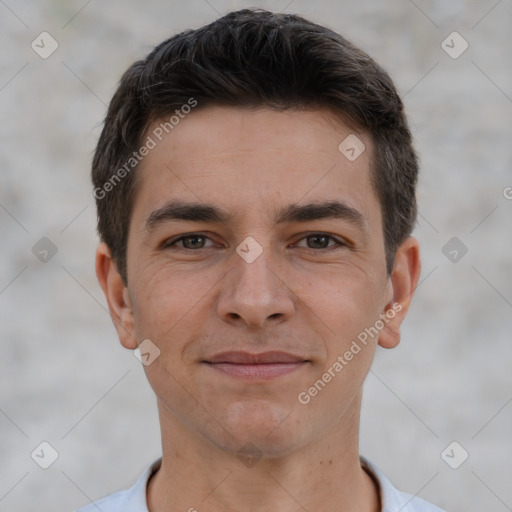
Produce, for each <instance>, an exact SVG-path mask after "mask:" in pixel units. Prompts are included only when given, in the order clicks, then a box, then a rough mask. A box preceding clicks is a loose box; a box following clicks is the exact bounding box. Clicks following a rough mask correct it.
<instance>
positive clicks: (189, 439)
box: [147, 403, 380, 512]
mask: <svg viewBox="0 0 512 512" xmlns="http://www.w3.org/2000/svg"><path fill="white" fill-rule="evenodd" d="M355 406H356V407H354V411H356V412H355V413H354V414H349V413H348V414H345V415H344V417H343V419H341V420H340V424H339V428H338V429H337V430H336V431H335V432H328V433H326V435H323V436H321V438H320V439H319V440H317V441H316V442H314V443H309V444H307V445H304V446H302V447H300V448H298V449H296V450H293V451H292V452H291V453H287V454H285V455H281V456H275V454H273V455H272V456H270V455H269V454H264V453H257V454H256V455H255V456H254V457H253V458H252V459H251V458H244V457H241V456H239V455H237V454H236V453H230V452H227V451H226V450H223V449H221V448H219V447H218V446H216V445H215V444H214V443H212V442H210V441H209V440H206V439H205V438H204V437H202V436H200V435H197V434H196V435H194V433H193V432H191V431H190V429H188V428H187V427H186V426H184V425H183V424H181V423H180V422H179V421H177V420H176V418H175V417H174V416H172V415H171V414H170V413H169V411H168V410H167V409H165V407H163V406H162V405H161V404H159V412H160V420H161V425H162V448H163V457H162V464H161V466H160V469H159V470H158V471H157V473H156V474H155V475H154V476H153V478H152V479H151V480H150V483H149V485H148V491H147V499H148V506H149V510H150V512H164V511H170V510H186V511H190V512H193V511H194V509H196V510H199V511H201V512H203V511H205V512H221V511H222V512H224V511H226V510H244V511H247V512H261V511H263V510H273V511H275V512H299V511H300V512H303V511H304V510H343V511H344V512H378V511H379V510H380V504H379V496H378V491H377V488H376V486H375V483H374V482H373V480H372V479H371V477H370V476H369V475H368V474H367V473H366V472H365V471H364V470H363V469H362V468H361V465H360V461H359V447H358V431H359V407H360V403H359V404H355Z"/></svg>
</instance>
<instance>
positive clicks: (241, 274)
mask: <svg viewBox="0 0 512 512" xmlns="http://www.w3.org/2000/svg"><path fill="white" fill-rule="evenodd" d="M270 253H271V251H270V250H269V249H266V250H264V251H263V252H262V253H261V254H260V255H259V256H258V258H256V260H254V261H252V262H251V263H248V262H247V261H245V260H244V259H243V258H241V257H240V256H239V255H238V254H235V255H234V260H235V262H234V264H233V266H232V267H230V270H229V271H228V273H227V274H226V276H225V277H224V279H222V281H221V291H220V295H219V298H218V302H217V311H218V314H219V316H220V317H221V318H222V319H223V320H224V321H226V322H228V323H232V324H235V325H236V324H246V326H247V327H249V328H253V329H258V328H263V327H268V326H270V325H271V324H275V325H278V324H280V323H282V322H285V321H286V320H287V319H289V318H290V317H291V316H292V314H293V312H294V309H295V302H294V294H293V292H292V290H291V289H290V288H289V287H288V285H287V283H286V282H285V280H284V276H283V275H280V274H282V272H279V266H278V263H277V259H276V258H273V257H272V256H271V254H270Z"/></svg>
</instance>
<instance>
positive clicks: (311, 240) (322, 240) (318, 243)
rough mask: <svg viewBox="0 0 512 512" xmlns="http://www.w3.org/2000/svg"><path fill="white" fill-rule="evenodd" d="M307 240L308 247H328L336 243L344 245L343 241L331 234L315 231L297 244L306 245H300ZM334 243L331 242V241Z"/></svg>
mask: <svg viewBox="0 0 512 512" xmlns="http://www.w3.org/2000/svg"><path fill="white" fill-rule="evenodd" d="M304 240H305V241H306V247H307V248H308V249H327V248H329V247H334V246H336V245H339V246H342V245H344V244H343V243H342V242H340V241H338V240H336V239H335V238H334V237H332V236H330V235H326V234H323V233H314V234H312V235H308V236H306V237H304V238H303V239H302V240H301V241H300V242H299V244H297V246H298V247H304V245H300V244H301V243H302V241H304ZM331 241H332V242H334V243H331V244H330V243H329V242H331Z"/></svg>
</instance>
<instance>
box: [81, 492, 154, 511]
mask: <svg viewBox="0 0 512 512" xmlns="http://www.w3.org/2000/svg"><path fill="white" fill-rule="evenodd" d="M130 491H131V489H126V490H124V491H119V492H116V493H114V494H111V495H110V496H107V497H106V498H103V499H101V500H97V501H95V502H93V503H91V504H89V505H86V506H85V507H83V508H81V509H80V510H77V511H76V512H98V509H99V510H101V511H102V512H121V511H123V512H124V511H126V512H128V511H130V512H131V511H133V512H142V511H144V509H142V511H140V509H134V508H129V506H130V505H129V499H128V497H129V495H130ZM144 512H145V511H144Z"/></svg>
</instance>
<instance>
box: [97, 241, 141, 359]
mask: <svg viewBox="0 0 512 512" xmlns="http://www.w3.org/2000/svg"><path fill="white" fill-rule="evenodd" d="M96 276H97V277H98V281H99V283H100V286H101V289H102V290H103V293H104V294H105V298H106V299H107V303H108V308H109V311H110V316H111V318H112V322H113V323H114V326H115V328H116V331H117V335H118V337H119V340H120V342H121V344H122V345H123V347H125V348H128V349H131V350H133V349H135V348H137V345H138V344H137V337H136V335H135V328H134V327H135V326H134V320H133V311H132V305H131V302H130V297H129V293H128V289H127V288H126V287H125V285H124V282H123V279H122V277H121V274H119V272H118V270H117V267H116V264H115V262H114V261H113V259H112V257H111V253H110V249H109V248H108V246H107V245H106V244H105V243H101V244H100V245H99V246H98V249H97V251H96Z"/></svg>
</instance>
